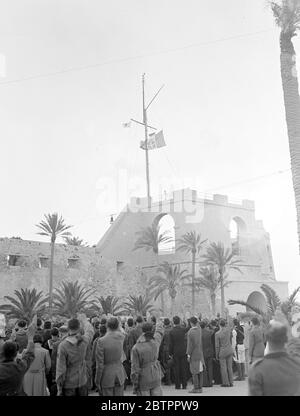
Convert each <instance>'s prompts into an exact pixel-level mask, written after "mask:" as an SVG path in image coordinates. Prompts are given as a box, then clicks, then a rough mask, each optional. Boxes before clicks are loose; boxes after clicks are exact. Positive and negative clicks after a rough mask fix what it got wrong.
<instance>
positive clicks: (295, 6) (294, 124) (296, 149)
mask: <svg viewBox="0 0 300 416" xmlns="http://www.w3.org/2000/svg"><path fill="white" fill-rule="evenodd" d="M270 5H271V9H272V11H273V14H274V17H275V22H276V24H277V25H278V26H279V28H280V66H281V81H282V87H283V97H284V106H285V118H286V124H287V130H288V138H289V148H290V157H291V168H292V177H293V186H294V193H295V199H296V210H297V225H298V241H299V244H300V98H299V89H298V78H297V71H296V52H295V49H294V45H293V43H292V38H293V37H294V36H296V35H297V31H298V30H299V28H300V0H281V1H271V2H270Z"/></svg>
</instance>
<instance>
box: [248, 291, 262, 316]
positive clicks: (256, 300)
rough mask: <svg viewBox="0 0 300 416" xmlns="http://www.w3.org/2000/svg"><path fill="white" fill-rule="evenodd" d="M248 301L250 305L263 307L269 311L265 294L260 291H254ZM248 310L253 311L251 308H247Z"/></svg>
mask: <svg viewBox="0 0 300 416" xmlns="http://www.w3.org/2000/svg"><path fill="white" fill-rule="evenodd" d="M247 303H249V305H251V306H253V307H256V308H259V309H261V310H262V311H263V312H266V311H267V303H266V299H265V297H264V295H263V294H262V293H260V292H252V293H250V295H249V296H248V299H247ZM247 312H251V309H250V308H247Z"/></svg>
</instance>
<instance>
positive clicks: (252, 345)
mask: <svg viewBox="0 0 300 416" xmlns="http://www.w3.org/2000/svg"><path fill="white" fill-rule="evenodd" d="M251 322H252V329H251V331H250V332H249V362H250V364H252V363H254V362H255V361H256V360H258V359H259V358H263V356H264V353H265V337H264V332H263V330H262V328H261V326H260V322H259V319H258V318H256V316H255V317H254V318H252V319H251Z"/></svg>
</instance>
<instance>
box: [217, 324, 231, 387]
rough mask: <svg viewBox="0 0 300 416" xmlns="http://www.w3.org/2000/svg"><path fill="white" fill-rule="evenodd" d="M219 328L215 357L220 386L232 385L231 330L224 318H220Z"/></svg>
mask: <svg viewBox="0 0 300 416" xmlns="http://www.w3.org/2000/svg"><path fill="white" fill-rule="evenodd" d="M219 324H220V330H219V331H218V332H217V333H216V336H215V342H216V358H217V360H219V361H220V367H221V376H222V385H221V386H222V387H232V386H233V371H232V356H233V349H232V346H231V330H230V328H228V327H227V326H226V322H225V320H224V319H221V320H220V323H219Z"/></svg>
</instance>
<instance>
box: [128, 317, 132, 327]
mask: <svg viewBox="0 0 300 416" xmlns="http://www.w3.org/2000/svg"><path fill="white" fill-rule="evenodd" d="M127 325H128V327H129V328H132V327H133V319H132V318H128V319H127Z"/></svg>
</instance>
